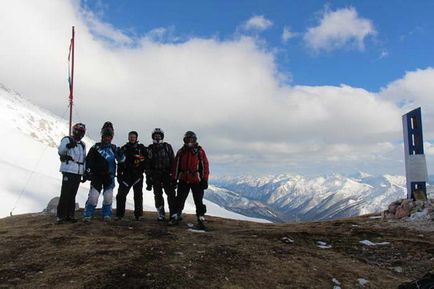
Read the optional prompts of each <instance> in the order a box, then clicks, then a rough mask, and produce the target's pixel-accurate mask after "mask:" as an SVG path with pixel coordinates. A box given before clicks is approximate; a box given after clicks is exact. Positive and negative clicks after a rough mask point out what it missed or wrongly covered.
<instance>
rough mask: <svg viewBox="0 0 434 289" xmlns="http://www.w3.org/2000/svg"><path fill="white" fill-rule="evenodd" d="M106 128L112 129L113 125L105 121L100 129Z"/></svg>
mask: <svg viewBox="0 0 434 289" xmlns="http://www.w3.org/2000/svg"><path fill="white" fill-rule="evenodd" d="M106 127H111V128H112V129H113V124H112V123H111V121H106V122H105V123H104V124H103V125H102V128H106Z"/></svg>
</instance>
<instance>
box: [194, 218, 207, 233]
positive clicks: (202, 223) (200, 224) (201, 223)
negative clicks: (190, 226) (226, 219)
mask: <svg viewBox="0 0 434 289" xmlns="http://www.w3.org/2000/svg"><path fill="white" fill-rule="evenodd" d="M196 229H198V230H206V227H205V217H204V216H199V217H197V226H196Z"/></svg>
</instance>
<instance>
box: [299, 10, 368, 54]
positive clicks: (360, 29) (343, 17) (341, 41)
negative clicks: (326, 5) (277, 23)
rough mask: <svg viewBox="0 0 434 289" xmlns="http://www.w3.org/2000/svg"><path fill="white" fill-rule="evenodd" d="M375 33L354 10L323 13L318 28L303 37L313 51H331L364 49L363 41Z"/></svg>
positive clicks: (365, 20) (366, 21)
mask: <svg viewBox="0 0 434 289" xmlns="http://www.w3.org/2000/svg"><path fill="white" fill-rule="evenodd" d="M375 34H376V31H375V28H374V24H373V23H372V21H371V20H369V19H366V18H362V17H359V16H358V14H357V11H356V9H354V8H352V7H350V8H343V9H339V10H336V11H325V13H324V14H323V15H322V19H321V20H320V22H319V24H318V26H315V27H311V28H309V29H308V30H307V32H306V34H305V35H304V40H305V42H306V44H307V45H308V46H309V47H310V48H312V49H313V50H315V51H320V50H325V51H332V50H335V49H339V48H343V47H351V48H357V49H359V50H363V49H364V46H365V44H364V41H365V38H366V37H368V36H372V35H375Z"/></svg>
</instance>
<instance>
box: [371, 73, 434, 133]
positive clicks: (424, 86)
mask: <svg viewBox="0 0 434 289" xmlns="http://www.w3.org/2000/svg"><path fill="white" fill-rule="evenodd" d="M379 95H380V96H381V98H382V99H384V100H386V101H390V102H393V103H395V104H396V105H397V106H399V107H400V109H401V114H404V113H406V112H408V111H410V110H413V109H415V108H417V107H421V108H422V119H423V123H424V127H425V132H424V135H425V136H426V137H428V138H431V139H432V138H434V130H433V129H432V128H434V102H433V99H434V68H433V67H427V68H425V69H418V70H415V71H409V72H407V73H406V74H405V75H404V77H403V78H401V79H398V80H395V81H393V82H391V83H390V84H388V85H387V86H386V87H384V88H382V89H381V91H380V93H379Z"/></svg>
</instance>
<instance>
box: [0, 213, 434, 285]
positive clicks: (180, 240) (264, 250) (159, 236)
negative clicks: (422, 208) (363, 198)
mask: <svg viewBox="0 0 434 289" xmlns="http://www.w3.org/2000/svg"><path fill="white" fill-rule="evenodd" d="M128 216H129V219H127V220H125V221H117V222H116V221H111V222H103V221H101V220H99V219H95V220H93V221H92V222H90V223H83V222H78V223H75V224H64V225H54V224H53V223H54V218H53V217H51V216H47V215H43V214H27V215H19V216H13V217H8V218H4V219H0V260H1V262H0V288H228V289H229V288H232V289H235V288H236V289H239V288H321V289H323V288H336V289H337V288H342V289H343V288H397V287H398V285H399V284H401V283H403V282H405V281H409V280H412V279H416V278H419V277H421V276H422V275H424V274H425V273H426V272H429V271H430V270H432V269H433V268H434V235H433V234H432V228H433V227H434V226H433V223H434V222H433V221H424V223H417V225H414V224H415V223H414V224H413V223H404V222H403V221H396V220H395V221H385V220H382V219H379V218H372V217H368V216H365V217H357V218H350V219H343V220H336V221H330V222H310V223H297V224H279V225H275V224H258V223H253V222H243V221H234V220H227V219H221V218H212V217H210V218H209V220H208V222H207V226H208V228H209V231H208V232H192V231H190V230H189V229H188V226H187V224H188V223H189V222H194V219H195V218H194V216H190V215H187V216H186V217H185V218H184V221H183V223H181V224H180V225H179V226H178V227H168V226H167V225H165V224H163V223H157V222H156V221H155V220H154V213H152V214H151V213H146V214H145V217H144V219H143V220H141V221H138V222H137V221H133V218H132V213H131V212H128ZM413 227H414V228H416V230H413ZM420 228H423V229H420ZM426 228H431V232H430V230H426ZM361 241H364V242H363V243H361ZM368 241H369V242H371V244H370V243H369V242H368Z"/></svg>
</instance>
